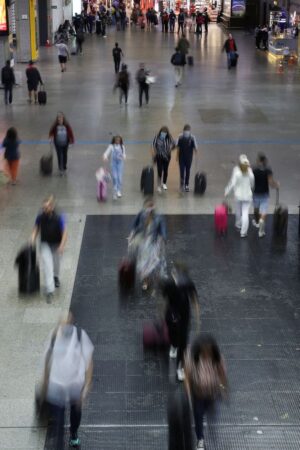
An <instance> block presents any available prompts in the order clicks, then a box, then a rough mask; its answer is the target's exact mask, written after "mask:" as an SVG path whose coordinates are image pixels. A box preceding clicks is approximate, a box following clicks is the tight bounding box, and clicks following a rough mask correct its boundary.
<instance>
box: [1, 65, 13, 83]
mask: <svg viewBox="0 0 300 450" xmlns="http://www.w3.org/2000/svg"><path fill="white" fill-rule="evenodd" d="M2 81H3V84H6V83H10V82H11V81H12V80H11V69H10V68H9V67H4V69H3V71H2Z"/></svg>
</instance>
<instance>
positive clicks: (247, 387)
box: [45, 215, 300, 450]
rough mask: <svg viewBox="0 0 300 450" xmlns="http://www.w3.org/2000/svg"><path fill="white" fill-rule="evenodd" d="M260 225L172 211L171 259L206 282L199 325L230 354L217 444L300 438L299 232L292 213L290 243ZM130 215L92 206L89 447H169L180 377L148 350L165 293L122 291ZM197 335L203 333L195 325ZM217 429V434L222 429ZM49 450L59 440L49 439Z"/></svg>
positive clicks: (84, 258) (279, 443)
mask: <svg viewBox="0 0 300 450" xmlns="http://www.w3.org/2000/svg"><path fill="white" fill-rule="evenodd" d="M271 220H272V218H271V217H270V218H269V223H268V228H267V232H268V233H267V236H266V238H265V239H261V240H259V239H258V237H257V230H254V229H251V230H250V232H249V237H248V239H245V240H241V239H240V238H239V236H238V234H236V232H235V230H234V228H233V222H232V221H231V227H230V230H229V233H228V235H227V236H226V237H224V238H220V237H217V236H215V234H214V228H213V217H212V216H205V215H203V216H168V217H167V227H168V243H167V253H168V261H169V262H171V261H174V260H178V259H180V260H183V261H185V262H186V263H187V264H188V266H189V267H190V270H191V275H192V277H193V279H194V280H195V282H196V285H197V288H198V291H199V298H200V304H201V332H203V333H205V332H211V333H213V334H214V335H215V337H216V338H217V340H218V341H219V343H220V345H221V348H222V351H223V353H224V356H225V359H226V363H227V369H228V377H229V382H230V390H231V392H230V397H229V400H228V402H226V403H224V404H223V405H221V407H220V409H219V413H218V415H217V417H216V419H215V421H214V422H213V423H212V424H211V425H212V427H211V429H209V428H206V436H207V449H214V450H216V449H220V450H221V449H222V450H233V449H236V450H243V449H249V450H254V449H271V448H276V449H282V450H283V449H284V450H287V449H288V450H292V449H295V450H296V449H298V448H299V441H300V431H299V425H300V410H299V400H300V389H299V373H300V362H299V358H298V354H299V350H300V327H299V316H298V314H299V308H300V302H299V291H300V280H299V242H298V237H297V225H298V222H297V217H296V216H290V223H289V237H288V242H287V245H286V246H285V245H284V244H282V243H274V242H272V239H271V229H270V228H271ZM132 221H133V217H132V216H105V217H103V216H88V217H87V221H86V226H85V232H84V238H83V242H82V248H81V253H80V259H79V265H78V270H77V276H76V281H75V286H74V292H73V297H72V303H71V309H72V311H73V312H74V314H75V317H76V319H77V322H78V323H79V324H80V326H82V327H83V328H84V329H85V330H86V331H87V332H88V334H89V335H90V337H91V339H92V340H93V342H94V344H95V374H94V384H93V389H92V392H91V394H90V396H89V399H88V401H87V404H86V405H85V408H84V415H83V420H82V427H81V429H80V436H81V438H82V449H89V450H94V449H95V450H96V449H97V450H99V449H105V450H110V449H114V450H116V449H126V450H127V449H128V450H129V449H131V450H132V449H145V450H152V449H153V450H154V449H156V450H162V449H166V448H167V428H166V403H167V397H168V392H170V391H172V390H173V389H174V388H175V387H176V385H177V383H176V381H175V367H174V366H173V365H172V364H170V365H169V363H168V357H167V355H155V354H150V355H149V354H146V355H145V354H144V353H143V347H142V337H141V332H142V326H143V323H145V322H146V321H149V320H151V319H152V318H154V317H155V316H157V315H158V314H160V313H161V310H162V303H161V299H159V295H158V294H157V293H156V294H155V295H154V296H151V295H150V294H149V293H147V294H144V293H142V291H141V289H140V286H137V288H136V293H135V295H132V296H131V297H129V298H128V299H127V300H124V299H123V300H121V299H119V295H118V286H117V268H118V264H119V262H120V260H121V258H122V256H124V255H125V252H126V245H127V241H126V236H128V233H129V231H130V227H131V224H132ZM192 333H194V331H193V332H192ZM212 431H215V432H212ZM45 448H46V449H47V450H50V449H51V443H50V439H49V437H48V443H47V444H46V447H45Z"/></svg>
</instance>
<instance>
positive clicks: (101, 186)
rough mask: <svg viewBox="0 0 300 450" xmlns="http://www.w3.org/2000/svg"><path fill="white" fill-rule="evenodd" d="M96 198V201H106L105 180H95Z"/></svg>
mask: <svg viewBox="0 0 300 450" xmlns="http://www.w3.org/2000/svg"><path fill="white" fill-rule="evenodd" d="M97 200H98V202H106V200H107V183H106V181H97Z"/></svg>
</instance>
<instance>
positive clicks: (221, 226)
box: [215, 204, 228, 234]
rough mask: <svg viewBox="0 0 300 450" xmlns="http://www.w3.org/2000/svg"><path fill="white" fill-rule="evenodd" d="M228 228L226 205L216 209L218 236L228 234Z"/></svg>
mask: <svg viewBox="0 0 300 450" xmlns="http://www.w3.org/2000/svg"><path fill="white" fill-rule="evenodd" d="M227 226H228V208H227V206H226V205H223V204H222V205H218V206H216V209H215V228H216V232H217V233H218V234H226V233H227Z"/></svg>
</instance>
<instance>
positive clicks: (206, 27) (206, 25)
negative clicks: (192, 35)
mask: <svg viewBox="0 0 300 450" xmlns="http://www.w3.org/2000/svg"><path fill="white" fill-rule="evenodd" d="M204 27H205V33H207V32H208V22H205V24H204Z"/></svg>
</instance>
